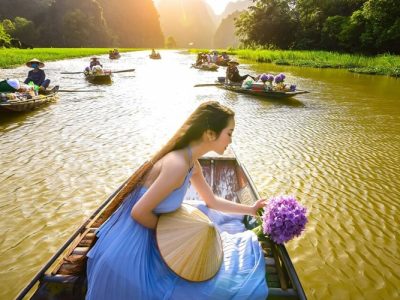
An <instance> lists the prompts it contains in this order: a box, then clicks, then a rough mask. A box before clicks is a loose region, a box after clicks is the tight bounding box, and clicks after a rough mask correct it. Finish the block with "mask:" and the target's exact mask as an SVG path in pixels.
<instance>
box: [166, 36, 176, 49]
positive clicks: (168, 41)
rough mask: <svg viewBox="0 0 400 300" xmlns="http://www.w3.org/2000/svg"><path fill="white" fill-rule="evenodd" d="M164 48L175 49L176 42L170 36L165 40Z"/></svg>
mask: <svg viewBox="0 0 400 300" xmlns="http://www.w3.org/2000/svg"><path fill="white" fill-rule="evenodd" d="M165 47H166V48H168V49H171V48H176V47H177V46H176V41H175V39H174V38H173V37H172V36H169V37H167V39H166V40H165Z"/></svg>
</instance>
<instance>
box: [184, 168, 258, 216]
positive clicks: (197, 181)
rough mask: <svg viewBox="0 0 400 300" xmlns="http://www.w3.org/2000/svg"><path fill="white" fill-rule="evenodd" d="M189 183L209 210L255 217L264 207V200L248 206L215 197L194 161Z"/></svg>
mask: <svg viewBox="0 0 400 300" xmlns="http://www.w3.org/2000/svg"><path fill="white" fill-rule="evenodd" d="M191 183H192V185H193V186H194V187H195V189H196V191H197V192H198V193H199V195H200V197H201V198H202V199H203V200H204V202H205V203H206V204H207V206H208V207H209V208H212V209H216V210H220V211H223V212H226V213H237V214H244V215H252V216H255V215H256V213H257V210H258V209H259V208H262V207H264V206H265V204H266V200H264V199H260V200H258V201H256V202H255V203H254V204H253V205H251V206H250V205H244V204H240V203H235V202H233V201H229V200H226V199H223V198H221V197H217V196H215V195H214V193H213V192H212V190H211V188H210V186H209V185H208V183H207V182H206V180H205V178H204V176H203V172H202V169H201V166H200V163H199V162H198V161H196V163H195V170H194V172H193V175H192V178H191Z"/></svg>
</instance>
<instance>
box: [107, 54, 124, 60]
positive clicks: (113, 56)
mask: <svg viewBox="0 0 400 300" xmlns="http://www.w3.org/2000/svg"><path fill="white" fill-rule="evenodd" d="M120 57H121V54H119V53H118V54H110V55H108V58H109V59H118V58H120Z"/></svg>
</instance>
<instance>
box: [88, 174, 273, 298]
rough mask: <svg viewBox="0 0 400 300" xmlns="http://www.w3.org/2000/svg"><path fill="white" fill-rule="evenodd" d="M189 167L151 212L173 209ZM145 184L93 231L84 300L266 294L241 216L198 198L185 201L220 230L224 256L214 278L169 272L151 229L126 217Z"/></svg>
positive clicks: (255, 246) (254, 244) (253, 240)
mask: <svg viewBox="0 0 400 300" xmlns="http://www.w3.org/2000/svg"><path fill="white" fill-rule="evenodd" d="M191 174H192V171H191V170H190V171H189V173H188V174H187V176H186V178H185V180H184V182H183V184H182V186H181V187H179V188H177V189H175V190H174V191H172V192H171V194H170V195H168V197H166V198H165V199H164V200H163V201H162V202H161V203H160V204H159V205H158V206H157V208H156V209H155V211H154V212H155V213H156V214H161V213H167V212H171V211H174V210H176V209H178V208H179V207H180V206H181V204H182V202H183V199H184V197H185V194H186V191H187V188H188V186H189V180H190V177H191ZM146 191H147V189H146V188H145V187H143V186H140V187H138V188H137V189H136V190H135V191H133V192H132V193H131V194H129V195H128V196H127V197H126V199H125V200H124V202H123V203H122V204H121V206H120V207H119V208H118V209H117V210H116V211H115V213H114V214H113V215H112V216H111V217H110V218H109V220H108V221H107V222H106V223H104V224H103V225H102V226H101V227H100V228H99V230H98V231H97V236H98V240H97V242H96V244H95V245H94V247H93V248H92V249H91V250H90V251H89V253H88V255H87V256H88V264H87V278H88V290H87V294H86V299H87V300H102V299H104V300H134V299H138V300H153V299H157V300H158V299H176V300H180V299H191V300H197V299H198V300H203V299H207V300H210V299H216V300H217V299H218V300H223V299H237V300H239V299H240V300H242V299H252V300H257V299H262V300H265V299H266V298H267V295H268V288H267V285H266V281H265V262H264V257H263V253H262V251H261V248H260V245H259V243H258V241H257V237H256V235H255V234H254V233H253V232H251V231H246V230H245V228H244V225H243V223H242V222H241V218H242V216H237V215H236V216H232V215H228V214H223V213H219V212H217V211H215V210H212V209H208V208H207V206H206V205H205V204H204V202H202V201H187V203H189V204H192V205H195V206H197V207H198V208H199V209H200V210H202V211H203V212H204V213H206V214H207V215H208V216H209V218H210V219H211V220H212V221H213V222H214V224H215V225H216V227H217V229H218V230H219V232H220V234H221V238H222V243H223V250H224V260H223V263H222V265H221V268H220V270H219V271H218V273H217V274H216V276H215V277H213V278H212V279H210V280H208V281H204V282H189V281H186V280H185V279H182V278H180V277H178V276H177V275H176V274H175V273H173V272H172V271H171V270H170V269H169V268H168V267H167V265H166V264H165V263H164V261H163V260H162V258H161V256H160V253H159V250H158V248H157V244H156V239H155V231H154V230H152V229H149V228H147V227H144V226H142V225H141V224H139V223H137V222H136V221H135V220H133V219H132V218H131V215H130V214H131V209H132V207H133V206H134V205H135V203H136V202H137V201H138V200H139V199H140V198H141V196H143V194H144V193H145V192H146Z"/></svg>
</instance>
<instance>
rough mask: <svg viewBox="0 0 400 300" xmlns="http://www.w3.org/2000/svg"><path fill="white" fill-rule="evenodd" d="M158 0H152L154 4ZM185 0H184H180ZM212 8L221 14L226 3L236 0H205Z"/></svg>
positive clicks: (235, 0)
mask: <svg viewBox="0 0 400 300" xmlns="http://www.w3.org/2000/svg"><path fill="white" fill-rule="evenodd" d="M159 1H160V0H154V2H155V3H156V4H158V2H159ZM182 1H185V0H182ZM205 1H206V2H207V3H208V4H209V5H210V6H211V7H212V8H213V9H214V12H215V13H216V14H217V15H219V14H222V12H223V11H224V9H225V7H226V5H227V4H228V3H229V2H237V1H238V0H205Z"/></svg>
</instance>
